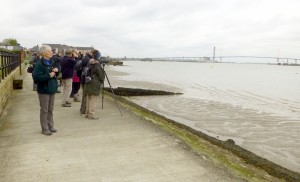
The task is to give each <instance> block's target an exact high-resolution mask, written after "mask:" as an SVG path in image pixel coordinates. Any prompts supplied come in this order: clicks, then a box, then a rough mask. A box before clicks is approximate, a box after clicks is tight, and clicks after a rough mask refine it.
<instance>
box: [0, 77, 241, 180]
mask: <svg viewBox="0 0 300 182" xmlns="http://www.w3.org/2000/svg"><path fill="white" fill-rule="evenodd" d="M23 87H24V88H23V89H22V90H15V91H14V92H13V94H12V95H13V96H12V98H11V100H10V101H9V103H8V106H7V108H6V111H5V112H4V113H3V114H2V116H1V117H0V181H5V182H11V181H16V182H19V181H30V182H32V181H39V182H40V181H43V182H44V181H63V182H66V181H72V182H74V181H98V182H100V181H172V182H173V181H175V182H176V181H242V180H241V179H239V178H237V177H234V176H233V175H231V174H230V173H229V172H228V171H226V170H225V169H223V168H221V167H218V166H214V165H213V164H212V163H211V162H210V161H209V160H207V159H205V158H202V157H200V156H198V155H196V154H194V153H193V152H190V151H188V150H186V149H185V148H184V146H183V144H181V143H179V142H177V141H178V140H176V139H175V138H174V137H173V136H170V135H169V134H168V133H166V132H164V131H162V130H161V129H160V128H158V127H157V126H155V125H153V124H151V123H149V122H147V121H145V120H143V119H141V118H139V117H137V116H135V115H133V114H132V113H130V112H129V111H126V110H124V109H122V112H123V116H122V117H121V116H120V113H119V110H118V108H117V106H116V104H115V103H114V102H113V100H111V99H108V98H106V97H105V100H104V109H103V110H102V109H101V108H100V103H101V100H99V110H98V113H99V115H100V116H101V118H100V119H99V120H88V119H86V118H84V117H82V116H80V114H79V107H80V103H72V107H71V108H65V107H61V106H60V105H61V94H57V95H56V102H55V108H54V119H55V121H54V122H55V128H56V129H57V130H58V133H55V134H53V135H52V136H45V135H42V134H41V133H40V130H41V128H40V124H39V103H38V98H37V94H36V92H34V91H32V80H31V75H29V74H27V73H26V75H25V76H24V84H23Z"/></svg>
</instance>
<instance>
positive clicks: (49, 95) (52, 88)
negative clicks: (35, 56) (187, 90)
mask: <svg viewBox="0 0 300 182" xmlns="http://www.w3.org/2000/svg"><path fill="white" fill-rule="evenodd" d="M39 54H40V56H41V57H42V58H41V59H40V60H39V61H38V62H37V63H36V65H35V68H34V71H33V80H34V82H35V83H37V93H38V96H39V101H40V108H41V109H40V123H41V127H42V134H44V135H52V133H55V132H57V130H56V129H55V128H54V122H53V107H54V99H55V93H56V91H57V88H58V83H57V79H56V76H57V75H58V68H56V67H54V62H53V60H51V57H52V56H53V53H52V49H51V47H50V46H48V45H42V46H41V47H40V49H39Z"/></svg>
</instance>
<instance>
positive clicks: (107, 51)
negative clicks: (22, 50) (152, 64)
mask: <svg viewBox="0 0 300 182" xmlns="http://www.w3.org/2000/svg"><path fill="white" fill-rule="evenodd" d="M0 7H1V8H0V25H1V28H0V41H3V40H4V39H7V38H14V39H16V40H17V41H18V42H19V43H20V44H21V45H22V46H23V47H26V48H32V47H33V46H35V45H41V44H43V43H52V44H66V45H70V46H87V47H90V46H93V47H94V48H96V49H99V50H100V51H101V52H102V54H103V55H109V56H111V57H124V56H126V57H181V56H184V57H198V56H199V57H202V56H207V57H212V56H213V50H214V47H215V55H216V56H271V57H278V56H279V57H291V58H300V13H299V7H300V1H299V0H126V1H125V0H52V1H41V0H26V1H23V0H1V4H0Z"/></svg>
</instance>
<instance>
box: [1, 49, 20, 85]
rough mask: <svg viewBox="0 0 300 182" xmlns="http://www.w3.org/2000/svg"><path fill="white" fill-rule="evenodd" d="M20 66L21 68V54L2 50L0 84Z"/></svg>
mask: <svg viewBox="0 0 300 182" xmlns="http://www.w3.org/2000/svg"><path fill="white" fill-rule="evenodd" d="M18 66H20V68H21V59H20V54H18V53H13V52H11V51H6V50H2V49H0V83H1V80H4V78H5V77H7V76H8V75H9V74H10V73H11V72H12V71H14V70H15V69H16V68H18ZM20 71H21V69H20Z"/></svg>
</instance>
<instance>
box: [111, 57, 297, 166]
mask: <svg viewBox="0 0 300 182" xmlns="http://www.w3.org/2000/svg"><path fill="white" fill-rule="evenodd" d="M106 71H107V73H108V76H109V79H110V82H111V84H112V86H113V87H134V88H147V89H160V90H165V91H172V92H181V93H183V94H182V95H175V96H146V97H144V96H143V97H131V98H130V99H131V100H132V101H134V102H136V103H137V104H139V105H142V106H144V107H146V108H148V109H150V110H153V111H155V112H157V113H160V114H162V115H164V116H166V117H168V118H170V119H173V120H175V121H177V122H180V123H183V124H186V125H188V126H190V127H192V128H194V129H196V130H199V131H201V132H204V133H206V134H209V135H210V136H214V137H216V138H218V139H221V140H227V139H233V140H234V141H235V143H236V144H237V145H240V146H242V147H243V148H245V149H247V150H250V151H252V152H254V153H256V154H257V155H260V156H262V157H264V158H267V159H269V160H271V161H273V162H275V163H277V164H279V165H281V166H283V167H286V168H288V169H291V170H294V171H297V172H300V66H279V65H268V64H238V63H195V62H160V61H153V62H145V61H125V62H124V66H107V67H106Z"/></svg>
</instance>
